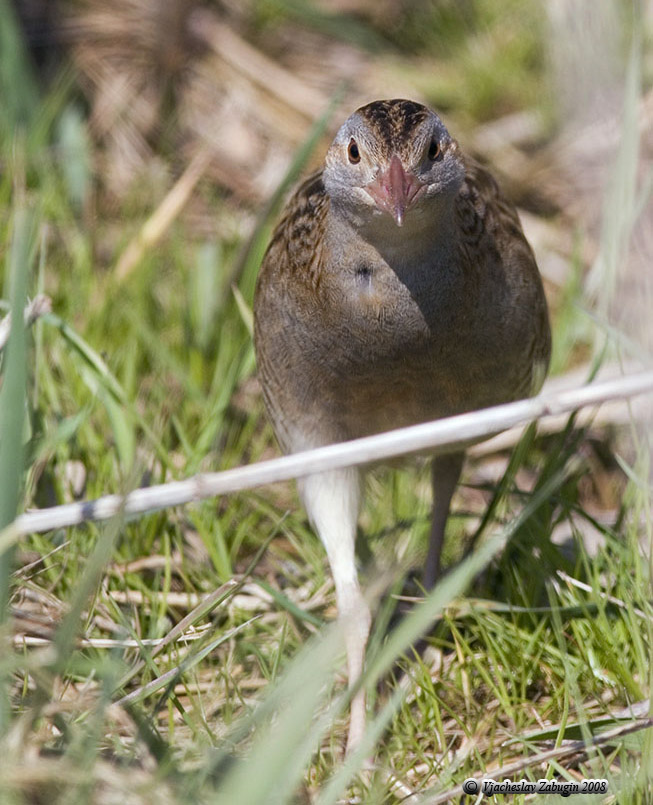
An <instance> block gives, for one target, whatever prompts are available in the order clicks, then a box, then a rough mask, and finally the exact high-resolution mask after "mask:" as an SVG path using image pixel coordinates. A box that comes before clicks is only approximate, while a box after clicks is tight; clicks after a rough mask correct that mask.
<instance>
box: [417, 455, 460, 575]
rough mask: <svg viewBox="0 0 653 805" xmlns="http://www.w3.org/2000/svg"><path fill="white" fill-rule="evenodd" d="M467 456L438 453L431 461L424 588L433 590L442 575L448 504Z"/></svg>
mask: <svg viewBox="0 0 653 805" xmlns="http://www.w3.org/2000/svg"><path fill="white" fill-rule="evenodd" d="M464 460H465V454H464V453H450V454H446V455H442V456H435V457H434V459H433V462H432V464H431V484H432V488H433V518H432V520H431V536H430V540H429V551H428V555H427V557H426V565H425V567H424V588H425V589H426V590H430V589H431V588H432V587H433V586H434V584H435V582H436V581H437V580H438V578H439V577H440V570H441V567H440V560H441V557H442V546H443V544H444V531H445V528H446V525H447V518H448V517H449V506H450V505H451V498H452V497H453V493H454V491H455V489H456V485H457V484H458V479H459V478H460V473H461V471H462V468H463V462H464Z"/></svg>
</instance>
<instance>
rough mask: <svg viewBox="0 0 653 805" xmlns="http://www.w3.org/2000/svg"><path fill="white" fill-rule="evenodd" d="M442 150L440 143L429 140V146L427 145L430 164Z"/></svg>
mask: <svg viewBox="0 0 653 805" xmlns="http://www.w3.org/2000/svg"><path fill="white" fill-rule="evenodd" d="M441 151H442V149H441V148H440V143H439V142H438V141H437V140H431V145H429V152H428V157H429V159H430V160H431V162H434V161H435V160H436V159H437V158H438V157H439V156H440V153H441Z"/></svg>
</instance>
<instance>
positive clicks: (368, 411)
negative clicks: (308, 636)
mask: <svg viewBox="0 0 653 805" xmlns="http://www.w3.org/2000/svg"><path fill="white" fill-rule="evenodd" d="M254 346H255V352H256V357H257V365H258V375H259V379H260V384H261V387H262V393H263V398H264V403H265V408H266V409H267V413H268V416H269V419H270V421H271V423H272V426H273V429H274V431H275V433H276V436H277V439H278V441H279V443H280V446H281V448H282V450H283V451H284V452H286V453H295V452H299V451H302V450H307V449H310V448H315V447H320V446H323V445H327V444H331V443H335V442H340V441H346V440H350V439H355V438H358V437H362V436H368V435H371V434H375V433H380V432H383V431H386V430H390V429H393V428H399V427H403V426H408V425H413V424H417V423H421V422H425V421H430V420H435V419H439V418H441V417H446V416H450V415H454V414H459V413H463V412H466V411H470V410H474V409H479V408H485V407H488V406H492V405H496V404H500V403H504V402H509V401H513V400H517V399H520V398H523V397H527V396H531V395H533V394H535V393H537V391H539V389H540V387H541V385H542V383H543V381H544V378H545V375H546V372H547V370H548V365H549V360H550V352H551V333H550V326H549V315H548V308H547V303H546V299H545V295H544V290H543V285H542V280H541V277H540V274H539V271H538V267H537V264H536V260H535V257H534V254H533V251H532V249H531V247H530V245H529V243H528V242H527V240H526V237H525V236H524V233H523V230H522V227H521V224H520V221H519V217H518V213H517V211H516V209H515V207H514V205H513V204H512V203H511V202H510V201H509V200H508V199H507V198H506V197H505V196H504V195H503V194H502V192H501V190H500V189H499V186H498V184H497V182H496V181H495V179H494V178H493V177H492V175H491V173H490V172H489V171H488V170H487V169H486V168H485V167H484V166H482V165H481V164H480V163H479V162H477V161H475V160H474V159H472V158H471V157H469V156H466V155H465V154H463V151H462V149H461V147H460V146H459V144H458V143H457V141H456V140H455V139H453V138H452V136H451V135H450V134H449V131H448V130H447V128H446V126H445V124H444V123H443V121H442V120H441V118H440V117H439V115H438V114H436V113H435V112H434V111H432V110H431V109H429V108H428V107H426V106H424V105H423V104H421V103H418V102H416V101H412V100H406V99H393V100H377V101H373V102H371V103H368V104H366V105H364V106H362V107H360V108H359V109H357V110H356V111H355V112H354V113H353V114H352V115H351V116H350V117H349V118H348V119H347V120H346V121H345V122H344V123H343V124H342V126H341V127H340V128H339V130H338V132H337V134H336V136H335V139H334V140H333V142H332V144H331V146H330V147H329V149H328V151H327V153H326V159H325V162H324V165H323V167H322V169H321V170H318V171H317V172H316V173H314V174H313V175H311V176H309V177H308V178H307V179H306V180H305V181H304V182H303V183H302V184H300V186H299V187H298V188H297V189H296V190H295V192H294V193H293V194H292V196H291V197H290V199H289V201H288V202H287V204H286V206H285V208H284V210H283V212H282V214H281V218H280V221H279V223H278V224H277V226H276V229H275V230H274V232H273V234H272V237H271V240H270V243H269V245H268V247H267V251H266V253H265V255H264V258H263V260H262V263H261V267H260V270H259V274H258V278H257V283H256V288H255V294H254ZM463 460H464V448H459V449H457V450H456V452H453V453H449V454H446V453H445V454H440V455H435V456H434V457H433V459H432V473H431V474H432V490H433V513H432V521H431V529H430V537H429V547H428V554H427V557H426V561H425V565H424V577H423V582H424V587H425V589H427V590H428V589H431V588H432V587H433V586H434V584H435V583H436V581H437V580H438V578H439V577H440V575H441V553H442V546H443V540H444V533H445V526H446V522H447V517H448V514H449V508H450V504H451V499H452V496H453V493H454V491H455V488H456V486H457V484H458V481H459V478H460V474H461V470H462V466H463ZM298 489H299V493H300V497H301V500H302V502H303V505H304V507H305V509H306V512H307V514H308V518H309V521H310V522H311V524H312V526H313V528H314V530H315V531H316V532H317V535H318V536H319V538H320V540H321V542H322V543H323V545H324V548H325V550H326V554H327V558H328V562H329V565H330V568H331V572H332V575H333V581H334V586H335V595H336V604H337V611H338V618H339V619H340V621H341V623H342V628H343V633H344V642H345V652H346V659H347V673H348V682H349V685H350V687H354V686H356V683H357V681H358V680H359V679H360V676H361V674H362V672H363V668H364V659H365V649H366V644H367V639H368V636H369V632H370V626H371V612H370V607H369V605H368V603H367V602H366V599H365V596H364V594H363V592H362V590H361V586H360V583H359V580H358V575H357V569H356V559H355V552H354V543H355V537H356V529H357V520H358V515H359V510H360V506H361V499H362V480H361V472H360V471H359V470H358V469H356V468H346V469H338V470H334V471H329V472H323V473H318V474H314V475H310V476H308V477H306V478H304V479H300V480H299V482H298ZM365 724H366V703H365V694H364V691H362V690H358V692H355V691H354V692H353V696H352V700H351V702H350V713H349V731H348V737H347V744H346V750H345V751H346V753H347V754H349V753H351V752H352V751H354V750H355V749H356V748H357V747H358V746H359V744H360V742H361V739H362V737H363V735H364V731H365Z"/></svg>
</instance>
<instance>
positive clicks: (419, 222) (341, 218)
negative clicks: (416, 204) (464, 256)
mask: <svg viewBox="0 0 653 805" xmlns="http://www.w3.org/2000/svg"><path fill="white" fill-rule="evenodd" d="M447 201H449V200H448V199H447ZM329 228H330V230H331V231H330V233H329V234H330V235H331V237H332V238H333V239H334V241H335V242H337V241H338V240H340V238H343V240H344V242H348V241H349V238H350V237H351V235H352V233H353V235H354V237H355V238H356V239H360V240H361V241H363V242H365V243H366V244H368V245H369V246H371V247H372V248H374V249H375V250H376V251H377V252H378V253H379V254H380V255H381V257H383V259H384V260H385V261H386V262H387V263H388V264H389V265H391V266H393V267H394V266H398V265H410V264H417V263H420V262H423V261H425V260H428V259H429V258H430V257H431V256H432V255H433V254H438V255H440V257H441V259H442V260H443V261H444V260H446V259H447V258H448V257H449V256H453V254H454V252H455V249H456V242H455V233H456V227H455V221H454V207H453V204H450V203H442V204H437V203H433V204H430V205H429V206H428V207H427V208H426V209H414V210H410V211H409V212H408V213H407V214H406V217H405V219H404V222H403V225H402V226H397V224H396V223H395V222H394V221H393V220H392V218H391V217H390V216H389V215H386V214H380V215H374V216H371V217H370V216H368V217H364V216H361V217H359V218H356V217H355V216H352V215H351V211H344V210H339V209H338V208H335V209H334V208H333V207H332V215H331V221H330V227H329Z"/></svg>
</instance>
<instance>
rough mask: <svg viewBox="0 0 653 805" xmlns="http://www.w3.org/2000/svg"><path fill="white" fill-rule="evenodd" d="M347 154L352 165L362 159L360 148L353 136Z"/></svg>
mask: <svg viewBox="0 0 653 805" xmlns="http://www.w3.org/2000/svg"><path fill="white" fill-rule="evenodd" d="M347 156H348V157H349V161H350V162H351V164H352V165H356V164H357V163H359V162H360V161H361V152H360V151H359V150H358V145H357V144H356V140H354V138H353V137H352V138H351V140H350V141H349V145H348V146H347Z"/></svg>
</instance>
